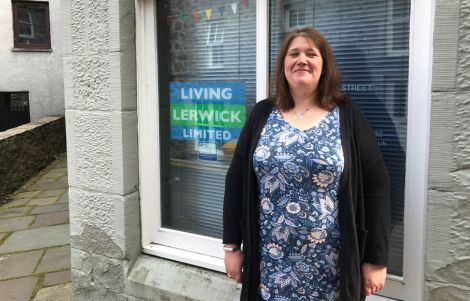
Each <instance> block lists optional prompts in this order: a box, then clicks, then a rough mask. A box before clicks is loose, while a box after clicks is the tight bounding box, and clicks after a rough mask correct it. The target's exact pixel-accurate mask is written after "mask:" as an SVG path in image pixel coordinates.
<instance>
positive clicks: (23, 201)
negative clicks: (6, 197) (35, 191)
mask: <svg viewBox="0 0 470 301" xmlns="http://www.w3.org/2000/svg"><path fill="white" fill-rule="evenodd" d="M29 201H31V198H24V199H13V201H11V202H8V203H7V204H5V205H4V206H3V207H4V208H12V207H19V206H24V205H26V203H28V202H29Z"/></svg>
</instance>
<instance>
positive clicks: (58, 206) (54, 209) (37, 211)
mask: <svg viewBox="0 0 470 301" xmlns="http://www.w3.org/2000/svg"><path fill="white" fill-rule="evenodd" d="M65 210H69V205H68V204H55V205H47V206H39V207H35V208H34V209H33V210H31V214H42V213H49V212H57V211H65Z"/></svg>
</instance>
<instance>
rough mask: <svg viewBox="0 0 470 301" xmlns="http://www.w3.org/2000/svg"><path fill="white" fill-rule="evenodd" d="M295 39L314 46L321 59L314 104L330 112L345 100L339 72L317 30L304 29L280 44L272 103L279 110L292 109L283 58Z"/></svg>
mask: <svg viewBox="0 0 470 301" xmlns="http://www.w3.org/2000/svg"><path fill="white" fill-rule="evenodd" d="M297 37H304V38H306V39H307V40H310V41H312V42H313V44H315V46H316V47H317V48H318V50H319V51H320V54H321V57H322V59H323V70H322V75H321V77H320V80H319V82H318V86H317V89H316V102H317V105H318V106H319V107H320V108H323V109H327V110H331V109H332V108H333V107H334V106H335V105H336V104H338V103H340V102H344V101H346V100H347V98H348V97H347V96H346V95H344V94H343V93H342V92H341V71H340V69H339V67H338V66H337V65H336V59H335V56H334V54H333V49H332V48H331V46H330V44H329V43H328V41H327V40H326V39H325V37H324V36H323V35H322V34H321V33H320V32H318V31H317V30H315V29H313V28H310V27H305V28H302V29H297V30H295V31H292V32H290V33H288V34H287V36H286V37H285V38H284V41H283V42H282V46H281V49H280V50H279V54H278V57H277V63H276V74H275V83H276V92H275V94H274V97H273V99H274V102H275V103H276V105H277V106H278V107H279V108H280V109H281V110H290V109H292V108H293V107H294V100H293V99H292V95H291V93H290V89H289V83H288V82H287V79H286V76H285V75H284V58H285V57H286V55H287V51H288V50H289V46H290V44H291V43H292V41H293V40H294V39H295V38H297Z"/></svg>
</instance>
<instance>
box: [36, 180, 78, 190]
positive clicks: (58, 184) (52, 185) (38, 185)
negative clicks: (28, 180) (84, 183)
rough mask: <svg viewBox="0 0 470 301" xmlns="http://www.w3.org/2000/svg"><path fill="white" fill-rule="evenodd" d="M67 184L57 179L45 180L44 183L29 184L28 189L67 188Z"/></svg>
mask: <svg viewBox="0 0 470 301" xmlns="http://www.w3.org/2000/svg"><path fill="white" fill-rule="evenodd" d="M68 187H69V184H68V183H67V182H65V181H57V182H45V183H37V182H36V183H34V184H33V185H31V186H29V187H28V188H29V189H32V190H49V189H59V188H68Z"/></svg>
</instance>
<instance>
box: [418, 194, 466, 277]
mask: <svg viewBox="0 0 470 301" xmlns="http://www.w3.org/2000/svg"><path fill="white" fill-rule="evenodd" d="M469 199H470V194H467V195H462V194H457V193H450V192H446V193H444V192H438V191H430V192H429V194H428V218H427V233H428V235H427V247H426V279H427V280H430V281H433V282H440V283H451V284H453V285H462V286H468V279H470V251H469V250H470V234H469V233H470V231H469V229H470V202H468V200H469Z"/></svg>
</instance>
